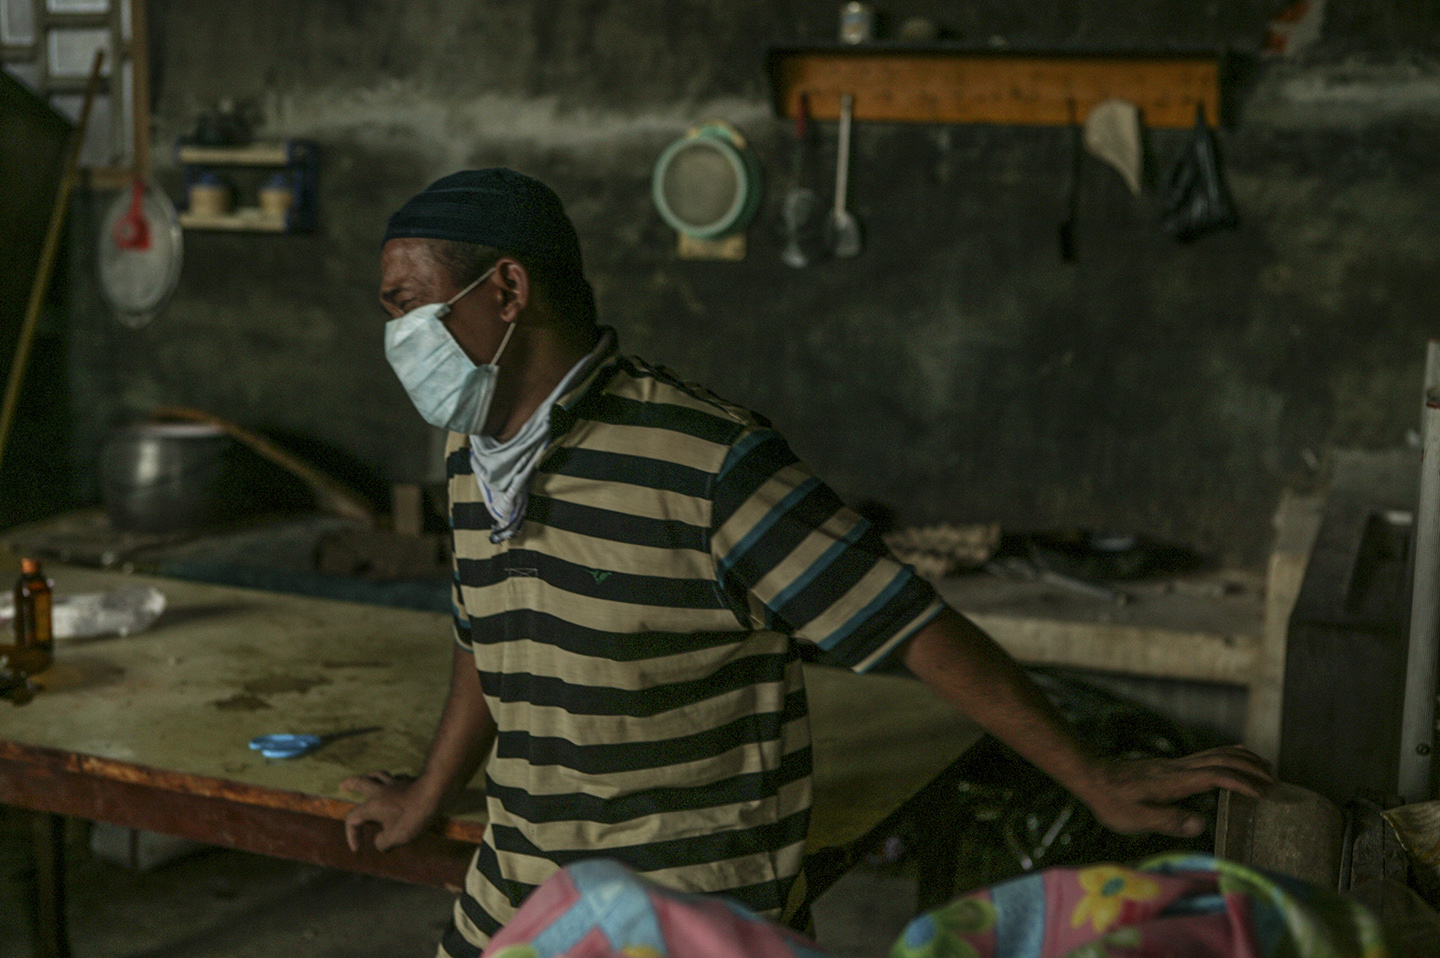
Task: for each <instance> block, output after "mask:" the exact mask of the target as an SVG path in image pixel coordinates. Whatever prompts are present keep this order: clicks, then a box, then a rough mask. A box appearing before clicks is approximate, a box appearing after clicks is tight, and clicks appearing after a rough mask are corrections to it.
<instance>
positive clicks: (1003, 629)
mask: <svg viewBox="0 0 1440 958" xmlns="http://www.w3.org/2000/svg"><path fill="white" fill-rule="evenodd" d="M934 584H935V586H936V588H937V590H938V591H939V593H940V596H941V597H942V598H943V599H944V600H945V601H946V602H947V603H949V605H950V606H951V607H952V608H954V609H956V610H957V611H959V612H961V613H963V614H964V615H965V616H966V617H967V618H969V619H970V620H971V621H973V622H974V623H975V624H976V625H978V626H980V628H982V629H984V630H985V631H986V632H988V633H990V635H991V636H993V637H994V638H995V640H996V641H997V642H999V643H1000V644H1001V645H1002V646H1004V648H1005V649H1006V651H1008V652H1009V653H1010V654H1011V655H1013V656H1014V657H1015V658H1016V659H1018V660H1020V661H1021V662H1024V663H1026V664H1029V665H1049V666H1061V667H1065V668H1076V669H1087V670H1094V671H1100V672H1113V673H1117V674H1122V675H1139V676H1147V677H1153V678H1167V679H1184V680H1190V681H1197V682H1220V683H1225V684H1229V685H1248V684H1249V683H1250V681H1251V678H1252V677H1253V675H1254V669H1255V664H1256V660H1257V655H1258V654H1259V648H1260V633H1261V625H1262V604H1261V601H1260V597H1259V595H1258V593H1257V592H1256V591H1253V590H1250V589H1243V590H1239V591H1235V592H1225V591H1224V589H1225V587H1224V585H1223V584H1222V583H1219V582H1211V581H1208V580H1205V581H1198V582H1195V583H1193V584H1192V585H1190V586H1189V587H1190V588H1193V589H1195V590H1196V594H1191V593H1187V592H1184V591H1180V589H1179V586H1178V585H1177V589H1176V591H1172V592H1160V591H1157V590H1156V589H1155V588H1154V587H1153V586H1150V587H1148V588H1147V589H1145V591H1142V586H1141V585H1139V584H1137V585H1134V586H1132V587H1131V589H1130V592H1131V593H1132V594H1133V596H1134V597H1133V600H1132V601H1131V602H1130V603H1128V604H1127V605H1123V606H1117V605H1113V604H1110V603H1108V602H1101V601H1097V600H1095V599H1092V598H1088V597H1085V596H1078V595H1075V594H1073V593H1069V592H1066V591H1061V590H1058V589H1056V588H1055V587H1053V586H1049V585H1046V584H1045V583H1043V582H1009V581H1005V580H1002V579H998V578H995V577H993V576H984V575H972V576H951V577H948V578H944V579H939V580H936V581H935V582H934ZM1207 588H1208V589H1210V590H1211V591H1219V592H1220V593H1221V594H1209V595H1207V594H1205V593H1204V590H1206V589H1207Z"/></svg>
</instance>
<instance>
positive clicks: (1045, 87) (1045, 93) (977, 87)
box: [768, 43, 1226, 127]
mask: <svg viewBox="0 0 1440 958" xmlns="http://www.w3.org/2000/svg"><path fill="white" fill-rule="evenodd" d="M1225 59H1226V58H1225V55H1224V54H1222V53H1218V52H1212V53H1139V52H1117V53H1106V52H1078V53H1077V52H1059V53H1056V52H1043V51H1033V52H1032V51H1014V50H990V49H973V48H958V47H950V46H943V45H942V46H913V45H909V44H903V45H902V44H885V43H876V44H866V45H863V46H844V45H826V46H805V47H775V48H772V49H771V50H770V51H769V55H768V61H769V63H768V66H769V73H770V84H771V92H772V95H773V99H774V107H775V111H776V113H777V114H779V115H781V116H788V117H793V116H795V115H796V114H797V113H798V111H799V103H800V94H801V93H802V92H803V93H805V94H807V95H808V99H809V109H810V115H811V117H813V118H815V119H821V120H825V119H834V118H836V117H838V116H839V115H840V95H841V94H842V93H852V94H854V96H855V119H856V120H857V121H873V122H882V123H886V122H888V123H997V124H1019V125H1026V126H1035V125H1040V126H1057V125H1058V126H1064V125H1069V124H1071V123H1073V122H1076V120H1077V119H1078V120H1079V121H1081V122H1083V121H1084V119H1085V117H1086V116H1087V115H1088V114H1089V112H1090V109H1091V108H1092V107H1094V106H1095V105H1096V104H1097V103H1099V102H1101V101H1102V100H1106V99H1109V98H1111V97H1118V98H1121V99H1125V100H1129V101H1131V102H1132V103H1134V104H1135V105H1136V106H1138V107H1139V108H1140V110H1141V116H1142V117H1143V120H1144V123H1145V124H1146V125H1147V126H1150V127H1189V126H1191V125H1193V124H1194V122H1195V107H1196V105H1197V104H1201V105H1203V106H1204V107H1205V113H1206V116H1207V117H1208V118H1209V120H1210V122H1211V123H1215V122H1216V121H1217V120H1218V119H1220V117H1221V89H1220V87H1221V79H1222V73H1223V72H1224V60H1225Z"/></svg>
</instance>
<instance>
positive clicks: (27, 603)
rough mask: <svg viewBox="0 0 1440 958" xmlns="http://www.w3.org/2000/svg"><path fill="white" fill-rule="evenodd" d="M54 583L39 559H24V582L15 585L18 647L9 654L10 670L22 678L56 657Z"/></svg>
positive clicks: (22, 563)
mask: <svg viewBox="0 0 1440 958" xmlns="http://www.w3.org/2000/svg"><path fill="white" fill-rule="evenodd" d="M51 606H52V597H51V593H50V583H49V581H48V580H46V578H45V575H44V573H42V572H41V571H40V563H39V562H38V561H36V560H35V559H21V560H20V579H19V580H18V581H17V582H16V583H15V622H14V629H15V644H14V645H13V646H11V647H10V648H9V649H5V648H4V647H3V646H0V654H7V653H8V658H9V660H10V661H9V668H10V669H11V670H12V671H14V672H19V673H21V674H22V675H35V674H36V673H39V672H43V671H45V670H46V669H48V668H49V667H50V663H51V662H52V661H53V660H54V654H55V636H54V633H53V632H52V630H51Z"/></svg>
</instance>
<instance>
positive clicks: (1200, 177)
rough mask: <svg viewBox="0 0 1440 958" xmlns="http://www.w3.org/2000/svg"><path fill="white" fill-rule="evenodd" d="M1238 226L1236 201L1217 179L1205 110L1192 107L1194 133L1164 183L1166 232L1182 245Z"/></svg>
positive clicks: (1212, 137)
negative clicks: (1193, 110) (1218, 230)
mask: <svg viewBox="0 0 1440 958" xmlns="http://www.w3.org/2000/svg"><path fill="white" fill-rule="evenodd" d="M1238 222H1239V218H1238V217H1237V216H1236V214H1235V201H1234V200H1233V199H1232V198H1231V197H1230V190H1229V189H1228V188H1227V187H1226V186H1225V180H1224V178H1223V177H1222V176H1221V175H1220V155H1219V151H1218V150H1217V148H1216V144H1215V134H1214V133H1213V132H1212V131H1211V129H1210V125H1209V124H1208V123H1206V122H1205V107H1204V105H1203V104H1199V105H1197V106H1196V107H1195V132H1194V135H1192V136H1191V138H1190V142H1189V144H1188V145H1187V146H1186V147H1185V149H1184V150H1183V151H1182V152H1181V153H1180V155H1179V156H1178V157H1176V159H1175V163H1174V165H1173V166H1171V167H1170V172H1169V174H1168V175H1167V176H1166V180H1165V213H1164V216H1163V217H1162V218H1161V224H1162V225H1163V226H1164V227H1165V232H1167V233H1169V234H1170V235H1171V236H1173V237H1175V238H1176V239H1178V240H1180V241H1182V242H1188V241H1190V240H1193V239H1196V238H1197V237H1200V236H1203V235H1205V234H1206V233H1209V232H1211V231H1212V230H1217V229H1232V228H1234V226H1235V225H1236V223H1238Z"/></svg>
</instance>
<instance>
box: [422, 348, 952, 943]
mask: <svg viewBox="0 0 1440 958" xmlns="http://www.w3.org/2000/svg"><path fill="white" fill-rule="evenodd" d="M551 434H552V439H551V445H550V448H549V449H548V451H547V452H546V453H545V454H544V455H543V457H542V459H541V461H540V464H539V467H538V469H537V470H536V472H535V474H534V476H533V477H532V479H531V481H530V485H529V503H528V505H527V506H526V510H525V520H524V524H523V525H522V526H521V528H520V530H519V532H518V534H517V535H515V536H514V537H513V538H510V539H506V540H503V541H500V542H494V541H492V540H491V536H490V532H489V530H490V528H491V525H492V520H491V518H490V514H489V513H488V512H487V511H486V508H485V505H484V501H483V499H482V495H481V491H480V489H479V486H478V484H477V482H476V480H475V477H474V474H473V472H472V468H471V464H470V450H469V438H468V437H467V436H463V435H459V434H456V435H452V436H451V437H450V443H449V448H448V453H447V467H448V472H449V477H450V479H449V482H450V500H451V521H452V523H453V526H454V536H455V543H454V545H455V549H454V552H455V637H456V641H458V642H459V643H460V644H461V645H462V646H463V647H465V648H467V649H470V650H472V651H473V652H474V655H475V665H476V668H477V669H478V670H479V674H480V682H481V686H482V688H483V691H484V695H485V701H486V703H487V705H488V706H489V709H490V713H491V715H492V716H493V718H494V719H495V722H496V724H497V726H498V729H499V732H498V736H497V739H496V742H495V746H494V750H493V751H492V753H491V755H490V758H489V761H488V763H487V765H486V770H485V791H486V802H487V807H488V812H489V819H490V821H489V825H488V827H487V829H486V832H485V838H484V841H483V843H482V845H481V847H480V849H479V850H478V852H477V855H476V858H475V861H474V862H473V863H472V866H471V868H470V872H469V875H468V876H467V880H466V887H465V890H464V892H463V893H462V894H461V896H460V899H459V901H458V902H457V904H456V910H455V926H454V927H453V928H452V929H451V930H450V932H449V933H448V934H447V935H446V937H445V941H444V945H443V949H444V950H445V951H447V952H448V953H449V954H450V955H452V956H453V958H470V956H474V955H475V954H477V953H478V951H479V950H480V949H481V948H482V947H483V945H484V942H486V941H487V940H488V938H489V936H490V935H492V934H493V933H494V932H495V931H496V930H497V929H499V928H500V926H501V925H503V924H504V923H505V922H506V921H507V920H508V919H509V917H510V916H511V915H512V914H513V913H514V911H515V909H516V908H518V906H519V905H520V903H521V902H522V900H523V899H524V898H525V896H526V895H527V894H528V893H529V892H530V891H531V890H532V889H533V888H535V886H537V885H539V884H540V883H541V882H543V881H544V880H545V879H546V878H547V877H549V875H550V874H551V873H552V872H554V871H555V870H556V869H557V868H558V867H560V866H563V865H565V864H566V863H568V862H571V861H575V860H577V859H581V858H588V857H608V858H613V859H618V860H619V861H622V862H624V863H626V864H627V865H629V866H630V867H631V868H633V869H635V870H637V871H639V872H641V873H642V874H645V875H647V876H648V877H650V878H652V879H654V880H655V881H657V882H659V883H661V884H664V885H668V886H670V887H673V888H676V889H679V890H682V891H691V892H721V893H725V894H727V895H729V896H731V897H733V898H736V899H738V900H740V901H742V902H743V903H744V904H746V905H747V906H749V907H750V908H752V909H754V910H755V911H757V912H760V913H762V914H767V915H770V916H774V917H780V916H782V915H783V914H785V913H786V912H787V910H791V909H793V908H795V907H796V906H797V905H798V904H799V901H798V899H799V897H800V894H799V892H800V890H801V889H800V887H799V885H800V883H797V880H796V879H797V877H798V876H799V874H800V870H801V860H802V856H803V852H804V846H805V836H806V830H807V826H808V822H809V809H810V731H809V726H808V723H807V718H806V705H805V688H804V682H803V676H802V673H801V667H800V659H799V656H798V652H797V650H796V648H795V645H794V640H796V639H799V640H803V641H809V642H813V643H815V644H817V645H818V646H820V648H822V649H824V650H825V652H826V653H828V654H829V656H830V657H831V658H832V660H833V661H836V662H838V663H841V664H844V665H848V666H849V667H851V668H853V669H856V670H857V671H864V670H866V669H868V668H870V667H871V666H872V665H874V664H876V663H878V662H879V661H880V660H881V659H883V658H884V657H885V656H886V655H887V654H889V653H890V652H891V651H893V650H894V649H895V648H896V647H897V646H899V645H900V644H901V643H902V642H904V641H905V639H907V638H908V637H909V636H910V635H911V634H913V633H914V632H915V631H916V630H917V629H919V628H920V627H921V626H923V625H924V624H925V623H927V622H928V621H930V619H931V618H933V617H934V615H935V614H936V613H937V612H938V611H939V609H940V603H939V600H938V599H937V598H936V596H935V593H934V591H933V590H932V589H931V588H930V586H929V585H928V584H927V583H926V582H925V581H924V580H923V579H920V578H919V577H917V576H916V575H915V574H914V572H913V571H912V570H911V569H910V568H909V567H908V566H902V565H900V564H899V563H897V562H896V561H895V560H894V559H892V558H891V557H890V555H889V553H888V551H887V550H886V548H885V546H884V544H883V543H882V542H881V540H880V538H879V536H878V535H877V534H876V533H875V532H874V530H873V529H872V528H871V527H870V526H869V524H868V523H866V522H865V520H864V519H862V518H860V517H859V516H858V515H857V514H855V513H854V512H852V511H851V510H849V509H847V508H846V507H845V506H844V505H843V504H842V503H841V502H840V500H839V499H838V498H837V497H836V495H835V494H834V493H833V492H832V491H831V490H830V489H829V488H828V487H827V486H825V485H824V484H823V483H822V482H820V481H819V480H818V479H816V478H815V477H814V476H813V475H812V474H811V473H810V471H809V470H808V469H807V468H806V467H805V466H804V465H803V464H802V463H801V462H800V461H798V460H797V459H796V457H795V455H794V454H793V453H792V452H791V451H790V449H789V447H788V446H787V445H786V443H785V441H784V440H783V439H782V438H781V437H780V436H779V434H777V433H776V432H775V430H774V429H772V428H771V426H770V424H769V423H768V422H767V421H766V420H765V419H764V418H762V417H761V416H758V415H756V414H755V413H752V412H749V411H747V410H744V409H741V408H739V407H736V406H734V405H731V404H730V403H727V402H725V401H723V400H721V399H719V398H717V397H716V396H714V395H713V394H711V393H709V392H708V391H706V390H704V389H702V388H700V387H697V386H695V385H693V384H688V383H683V382H681V381H680V380H678V379H676V378H675V377H674V376H673V375H672V374H670V373H669V372H668V371H666V370H664V369H660V368H657V367H654V366H650V365H648V364H646V363H644V362H643V361H641V360H638V359H634V358H629V357H621V356H617V355H613V354H612V355H611V356H609V357H607V358H606V359H605V360H603V361H602V362H600V363H599V364H598V365H597V366H596V368H595V369H594V370H593V371H592V372H591V373H590V374H589V375H588V376H587V377H586V378H585V379H584V380H583V381H582V382H581V383H580V384H579V385H577V386H576V387H575V388H574V389H573V390H571V391H570V392H569V393H568V394H567V395H566V396H564V397H562V399H561V400H560V402H559V403H558V404H557V405H556V406H555V407H554V408H553V410H552V412H551Z"/></svg>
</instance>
